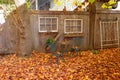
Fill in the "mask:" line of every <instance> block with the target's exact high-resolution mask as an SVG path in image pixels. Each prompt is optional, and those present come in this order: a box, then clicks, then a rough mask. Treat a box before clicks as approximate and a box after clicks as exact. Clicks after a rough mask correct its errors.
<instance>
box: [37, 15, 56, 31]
mask: <svg viewBox="0 0 120 80" xmlns="http://www.w3.org/2000/svg"><path fill="white" fill-rule="evenodd" d="M39 32H58V17H39Z"/></svg>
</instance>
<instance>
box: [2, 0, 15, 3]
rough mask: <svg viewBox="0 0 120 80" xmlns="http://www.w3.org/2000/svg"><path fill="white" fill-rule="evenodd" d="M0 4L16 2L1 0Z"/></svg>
mask: <svg viewBox="0 0 120 80" xmlns="http://www.w3.org/2000/svg"><path fill="white" fill-rule="evenodd" d="M0 4H14V0H0Z"/></svg>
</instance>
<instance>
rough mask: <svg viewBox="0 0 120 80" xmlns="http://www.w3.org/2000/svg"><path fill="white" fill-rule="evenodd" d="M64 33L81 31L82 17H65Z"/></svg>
mask: <svg viewBox="0 0 120 80" xmlns="http://www.w3.org/2000/svg"><path fill="white" fill-rule="evenodd" d="M64 33H66V34H67V33H83V19H65V20H64Z"/></svg>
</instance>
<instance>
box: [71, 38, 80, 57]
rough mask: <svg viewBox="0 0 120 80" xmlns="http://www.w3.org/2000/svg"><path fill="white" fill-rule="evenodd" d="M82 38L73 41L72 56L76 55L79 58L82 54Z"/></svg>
mask: <svg viewBox="0 0 120 80" xmlns="http://www.w3.org/2000/svg"><path fill="white" fill-rule="evenodd" d="M81 40H82V39H81V38H80V37H75V38H73V40H72V47H71V48H70V56H72V55H73V54H74V53H76V56H79V53H80V45H81Z"/></svg>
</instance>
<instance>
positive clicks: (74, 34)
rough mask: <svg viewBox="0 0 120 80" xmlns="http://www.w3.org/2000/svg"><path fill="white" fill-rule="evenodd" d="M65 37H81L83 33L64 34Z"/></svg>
mask: <svg viewBox="0 0 120 80" xmlns="http://www.w3.org/2000/svg"><path fill="white" fill-rule="evenodd" d="M64 36H65V37H68V38H69V37H83V36H84V34H83V33H70V34H64Z"/></svg>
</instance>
